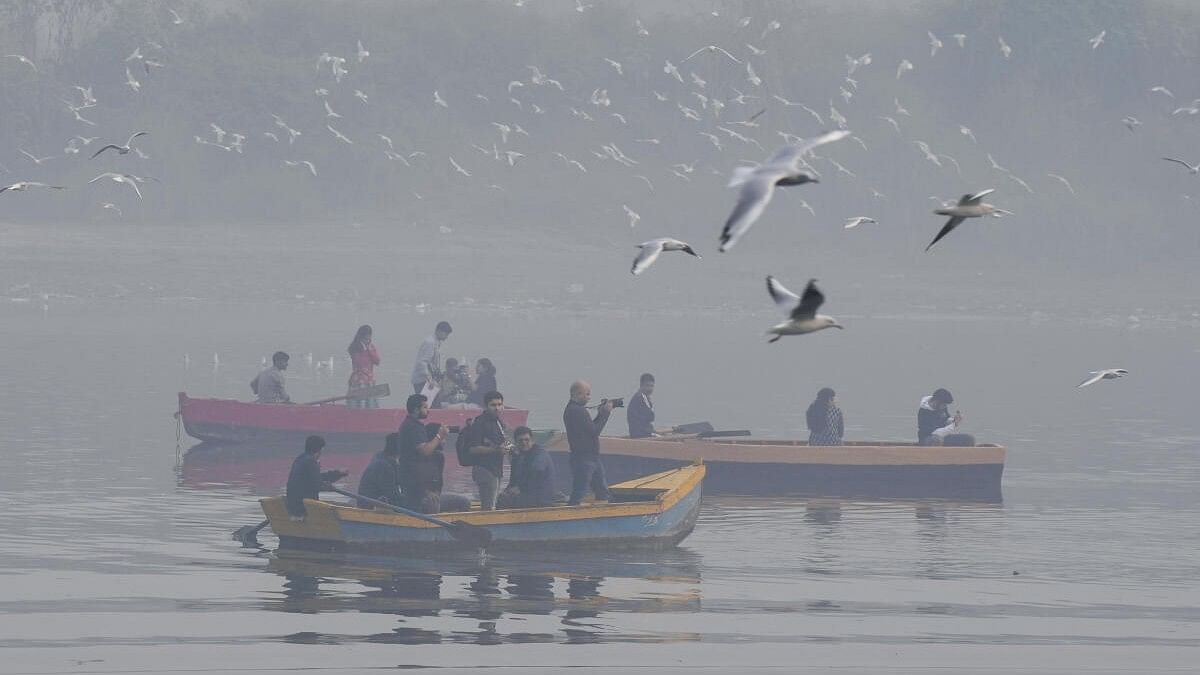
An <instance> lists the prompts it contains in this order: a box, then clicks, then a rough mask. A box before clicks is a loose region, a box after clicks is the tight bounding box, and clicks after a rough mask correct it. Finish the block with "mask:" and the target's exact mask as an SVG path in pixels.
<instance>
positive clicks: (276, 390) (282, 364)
mask: <svg viewBox="0 0 1200 675" xmlns="http://www.w3.org/2000/svg"><path fill="white" fill-rule="evenodd" d="M290 358H291V357H289V356H288V355H287V352H275V353H274V354H273V355H271V367H270V368H267V369H266V370H264V371H262V372H261V373H259V374H258V375H255V376H254V379H253V380H250V390H251V391H253V392H254V393H255V394H256V395H257V396H258V402H259V403H291V402H292V399H291V398H290V397H289V396H288V393H287V387H286V386H285V385H284V377H283V371H285V370H287V367H288V360H289V359H290Z"/></svg>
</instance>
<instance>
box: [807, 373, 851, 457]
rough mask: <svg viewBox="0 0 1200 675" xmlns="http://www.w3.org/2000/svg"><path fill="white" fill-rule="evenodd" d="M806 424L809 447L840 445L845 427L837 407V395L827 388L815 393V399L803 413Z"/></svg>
mask: <svg viewBox="0 0 1200 675" xmlns="http://www.w3.org/2000/svg"><path fill="white" fill-rule="evenodd" d="M804 418H805V422H807V423H808V444H809V445H841V444H842V436H843V435H844V434H845V433H846V426H845V423H844V422H843V420H842V410H841V408H839V407H838V406H837V394H836V393H835V392H834V391H833V390H832V389H830V388H829V387H824V388H823V389H821V390H820V391H818V392H817V398H816V399H815V400H814V401H813V402H812V403H811V404H809V406H808V410H807V411H806V412H805V413H804Z"/></svg>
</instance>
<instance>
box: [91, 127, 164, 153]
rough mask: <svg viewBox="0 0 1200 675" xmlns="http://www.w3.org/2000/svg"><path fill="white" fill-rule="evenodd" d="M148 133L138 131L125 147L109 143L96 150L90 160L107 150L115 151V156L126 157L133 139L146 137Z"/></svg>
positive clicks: (126, 142) (131, 148)
mask: <svg viewBox="0 0 1200 675" xmlns="http://www.w3.org/2000/svg"><path fill="white" fill-rule="evenodd" d="M149 133H150V132H148V131H139V132H137V133H136V134H134V135H132V136H130V137H129V140H127V141H125V145H117V144H115V143H109V144H108V145H106V146H104V147H103V148H100V149H99V150H97V151H96V153H95V154H93V155H92V156H91V159H96V156H97V155H99V154H100V153H102V152H104V151H105V150H108V149H109V148H112V149H113V150H116V151H117V154H120V155H128V154H129V152H130V151H131V150H133V147H132V146H131V144H132V143H133V139H135V138H137V137H138V136H146V135H148V134H149Z"/></svg>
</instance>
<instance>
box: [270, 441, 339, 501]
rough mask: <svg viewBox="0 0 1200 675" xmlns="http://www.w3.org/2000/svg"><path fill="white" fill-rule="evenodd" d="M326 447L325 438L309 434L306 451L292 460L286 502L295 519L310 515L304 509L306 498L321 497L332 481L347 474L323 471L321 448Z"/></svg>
mask: <svg viewBox="0 0 1200 675" xmlns="http://www.w3.org/2000/svg"><path fill="white" fill-rule="evenodd" d="M324 448H325V439H324V438H321V437H320V436H309V437H308V438H306V439H304V452H302V453H301V454H300V456H298V457H296V459H295V461H293V462H292V469H291V471H289V472H288V480H287V493H286V494H287V496H286V497H284V502H285V503H286V504H287V511H288V515H290V516H291V517H292V518H293V519H296V520H301V519H303V518H304V517H305V516H306V515H308V512H307V511H306V510H305V509H304V500H305V499H320V498H321V490H328V489H329V486H330V483H333V482H334V481H336V480H339V479H341V478H344V477H345V476H346V472H345V471H339V470H337V469H331V470H329V471H324V472H322V471H321V450H323V449H324Z"/></svg>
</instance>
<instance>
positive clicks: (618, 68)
mask: <svg viewBox="0 0 1200 675" xmlns="http://www.w3.org/2000/svg"><path fill="white" fill-rule="evenodd" d="M604 60H605V61H607V62H608V65H610V66H612V67H613V70H616V71H617V75H624V74H625V73H624V72H623V71H622V70H621V63H620V62H619V61H613V60H612V59H608V58H606V59H604Z"/></svg>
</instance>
